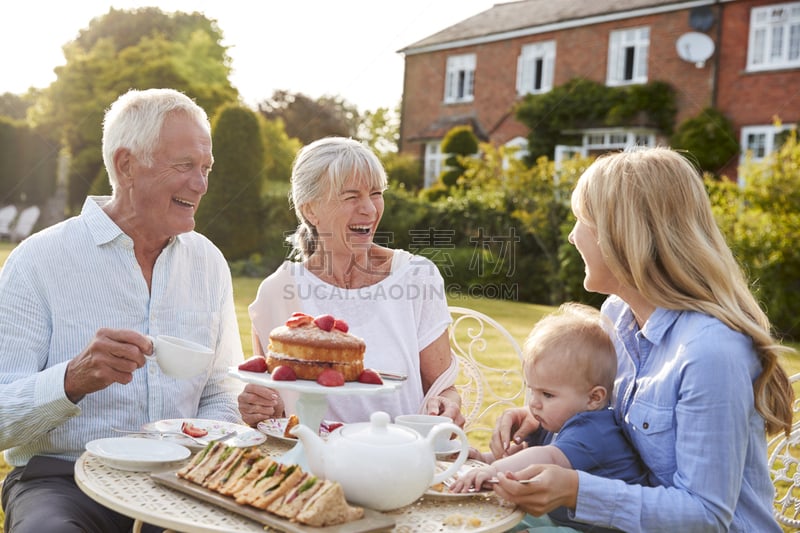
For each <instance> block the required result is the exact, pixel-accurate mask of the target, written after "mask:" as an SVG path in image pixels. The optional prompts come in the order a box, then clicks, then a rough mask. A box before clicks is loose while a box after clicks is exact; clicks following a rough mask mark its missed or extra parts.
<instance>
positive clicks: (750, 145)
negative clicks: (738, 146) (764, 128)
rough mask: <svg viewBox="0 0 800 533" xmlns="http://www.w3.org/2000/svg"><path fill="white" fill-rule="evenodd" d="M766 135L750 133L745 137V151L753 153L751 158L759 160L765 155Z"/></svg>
mask: <svg viewBox="0 0 800 533" xmlns="http://www.w3.org/2000/svg"><path fill="white" fill-rule="evenodd" d="M766 144H767V135H766V134H765V133H751V134H749V135H748V136H747V149H748V150H750V151H751V152H753V157H754V158H757V159H761V158H763V157H764V155H766V149H765V148H766Z"/></svg>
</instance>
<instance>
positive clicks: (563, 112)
mask: <svg viewBox="0 0 800 533" xmlns="http://www.w3.org/2000/svg"><path fill="white" fill-rule="evenodd" d="M676 113H677V106H676V103H675V91H674V89H673V88H672V86H671V85H669V84H668V83H665V82H660V81H654V82H650V83H646V84H641V85H630V86H625V87H606V86H605V85H603V84H601V83H598V82H595V81H591V80H587V79H584V78H575V79H573V80H570V81H568V82H567V83H565V84H564V85H561V86H559V87H555V88H554V89H553V90H552V91H549V92H547V93H545V94H535V95H534V94H528V95H526V96H525V97H524V99H523V100H522V101H521V102H520V103H519V104H518V105H517V107H516V109H515V114H516V117H517V120H519V121H520V122H521V123H523V124H525V125H526V126H528V128H529V130H530V134H529V135H528V150H529V153H530V155H529V159H528V163H529V164H535V162H536V160H537V159H538V158H539V157H541V156H546V157H552V156H553V152H554V151H555V146H556V145H557V144H573V145H574V144H580V139H579V138H578V135H577V134H576V133H574V132H575V131H576V130H580V129H586V128H607V127H615V126H619V127H649V128H656V129H658V130H660V131H661V132H663V133H664V134H666V135H669V134H671V133H672V130H673V127H674V122H675V115H676Z"/></svg>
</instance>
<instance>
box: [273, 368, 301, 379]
mask: <svg viewBox="0 0 800 533" xmlns="http://www.w3.org/2000/svg"><path fill="white" fill-rule="evenodd" d="M270 375H271V376H272V379H273V380H274V381H297V374H295V373H294V369H293V368H292V367H290V366H286V365H278V366H276V367H275V368H273V369H272V373H271V374H270Z"/></svg>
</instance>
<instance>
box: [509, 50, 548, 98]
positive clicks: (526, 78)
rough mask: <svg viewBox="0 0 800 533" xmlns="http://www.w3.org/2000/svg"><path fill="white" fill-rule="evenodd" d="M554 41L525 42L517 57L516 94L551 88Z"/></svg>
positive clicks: (536, 92)
mask: <svg viewBox="0 0 800 533" xmlns="http://www.w3.org/2000/svg"><path fill="white" fill-rule="evenodd" d="M555 64H556V42H555V41H543V42H540V43H531V44H526V45H524V46H523V47H522V49H521V50H520V54H519V57H517V94H518V95H519V96H524V95H526V94H542V93H546V92H549V91H551V90H553V73H554V71H555Z"/></svg>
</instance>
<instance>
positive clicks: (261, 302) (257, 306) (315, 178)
mask: <svg viewBox="0 0 800 533" xmlns="http://www.w3.org/2000/svg"><path fill="white" fill-rule="evenodd" d="M291 181H292V192H291V200H292V204H293V205H294V209H295V213H296V215H297V218H298V220H299V226H298V228H297V230H296V232H295V233H294V235H293V236H292V237H290V242H291V243H292V244H293V245H294V248H295V252H296V256H297V257H298V258H299V261H297V262H295V261H286V262H284V263H283V264H282V265H281V266H280V267H279V268H278V269H277V270H276V271H275V272H274V273H273V274H271V275H270V276H269V277H267V278H266V279H265V280H264V281H263V282H262V283H261V286H260V287H259V290H258V295H257V296H256V299H255V301H254V302H253V303H252V304H251V305H250V307H249V311H250V318H251V320H252V331H253V352H254V354H264V353H266V348H267V345H268V344H269V339H268V337H269V333H270V331H271V330H272V329H273V328H274V327H276V326H279V325H281V324H283V323H284V322H285V321H286V319H287V318H288V317H289V316H290V315H291V313H292V312H295V311H300V312H304V313H306V314H309V315H314V316H316V315H320V314H331V315H334V316H335V317H337V318H342V319H344V320H345V321H346V322H347V323H348V324H349V326H350V331H351V332H352V333H354V334H356V335H358V336H359V337H362V338H363V339H364V340H365V341H366V345H367V350H366V354H365V356H364V366H365V367H370V368H378V369H381V370H384V371H390V372H394V373H400V374H405V375H407V376H408V381H407V382H406V383H405V384H404V385H403V387H401V388H400V389H399V390H398V391H396V392H394V393H388V394H379V395H369V396H346V397H339V396H335V397H330V398H329V399H328V408H329V409H328V411H329V412H328V413H327V415H326V418H330V419H333V420H340V421H343V422H356V421H364V420H368V418H369V415H370V414H371V413H372V412H374V411H378V410H380V411H386V412H387V413H389V414H390V415H392V416H396V415H399V414H407V413H418V412H422V413H427V414H441V415H445V416H449V417H451V418H452V419H453V420H454V421H455V423H456V424H459V425H463V422H464V419H463V416H462V415H461V412H460V404H461V399H460V397H459V395H458V393H457V392H456V390H455V389H454V388H453V386H452V385H453V380H454V378H455V371H456V364H455V361H454V359H453V357H452V354H451V351H450V344H449V341H448V337H447V328H448V326H449V324H450V313H449V311H448V309H447V300H446V297H445V291H444V282H443V280H442V277H441V275H440V274H439V271H438V270H437V268H436V266H435V265H434V264H433V263H432V262H431V261H430V260H428V259H426V258H423V257H419V256H415V255H412V254H410V253H408V252H406V251H403V250H392V249H389V248H385V247H383V246H379V245H377V244H375V242H374V236H375V233H376V231H377V229H378V224H379V223H380V221H381V217H382V216H383V209H384V204H383V202H384V199H383V192H384V191H385V190H386V186H387V181H386V173H385V171H384V169H383V167H382V166H381V164H380V161H379V160H378V158H377V157H376V156H375V154H374V153H373V152H372V151H371V150H369V149H368V148H367V147H365V146H364V145H362V144H361V143H359V142H357V141H354V140H352V139H346V138H341V137H329V138H324V139H320V140H317V141H315V142H313V143H311V144H309V145H308V146H305V147H304V148H303V149H301V150H300V152H299V153H298V155H297V158H296V160H295V163H294V167H293V169H292V180H291ZM284 400H285V398H281V396H280V395H279V394H278V393H277V392H276V391H274V390H272V389H269V388H266V387H262V386H258V385H252V384H251V385H248V386H247V387H246V388H245V390H244V391H243V392H242V393H241V394H240V396H239V410H240V412H241V415H242V418H243V419H244V420H245V421H246V422H247V423H249V424H251V425H255V424H257V423H258V422H260V421H261V420H264V419H265V418H269V417H280V416H283V415H284V412H285V409H284V407H285V406H284Z"/></svg>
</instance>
